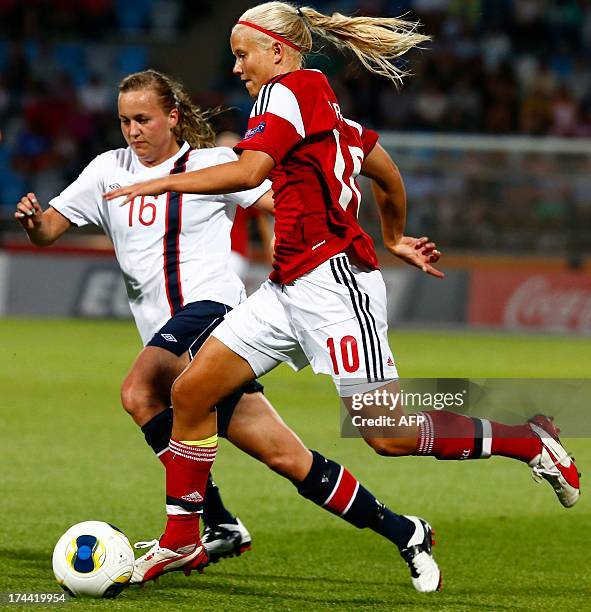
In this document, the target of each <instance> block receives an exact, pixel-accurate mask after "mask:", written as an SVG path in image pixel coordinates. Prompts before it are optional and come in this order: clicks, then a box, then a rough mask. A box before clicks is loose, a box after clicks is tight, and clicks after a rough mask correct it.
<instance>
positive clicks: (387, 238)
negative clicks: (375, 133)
mask: <svg viewBox="0 0 591 612" xmlns="http://www.w3.org/2000/svg"><path fill="white" fill-rule="evenodd" d="M361 173H362V174H363V175H364V176H367V177H368V178H370V179H371V187H372V191H373V194H374V197H375V200H376V203H377V206H378V212H379V215H380V222H381V226H382V238H383V240H384V245H385V247H386V248H387V249H388V250H389V251H390V253H392V254H393V255H395V256H396V257H399V258H400V259H402V260H403V261H405V262H406V263H408V264H410V265H412V266H416V267H417V268H420V269H421V270H423V272H426V273H427V274H432V275H433V276H436V277H437V278H443V276H444V274H443V273H442V272H440V271H439V270H437V269H436V268H434V267H433V266H432V264H434V263H437V261H439V258H440V256H441V254H440V253H439V251H438V250H437V249H436V245H435V243H434V242H430V241H429V239H428V238H427V237H422V238H413V237H411V236H405V235H404V225H405V223H406V191H405V189H404V182H403V181H402V176H401V175H400V171H399V170H398V167H397V166H396V164H395V163H394V161H393V160H392V158H391V157H390V155H388V153H387V152H386V150H385V149H384V148H383V147H382V146H381V145H380V144H379V143H378V144H376V146H375V147H374V148H373V149H372V150H371V152H370V153H369V155H368V156H367V157H366V158H365V160H364V161H363V165H362V166H361Z"/></svg>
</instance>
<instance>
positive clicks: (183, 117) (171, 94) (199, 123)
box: [119, 69, 217, 149]
mask: <svg viewBox="0 0 591 612" xmlns="http://www.w3.org/2000/svg"><path fill="white" fill-rule="evenodd" d="M142 89H151V90H153V91H154V92H155V93H156V95H157V96H158V97H159V98H160V106H161V108H162V110H163V111H164V112H165V113H170V111H171V110H172V109H173V108H176V109H178V111H179V121H178V123H177V125H176V126H175V127H174V128H173V130H172V133H173V134H174V135H175V137H176V138H177V140H185V141H186V142H188V143H189V145H190V146H191V147H193V148H197V149H204V148H211V147H215V132H214V130H213V128H212V127H211V125H210V123H209V121H208V119H209V118H210V117H211V116H212V115H214V114H216V112H217V111H203V110H201V109H200V108H199V107H198V106H196V105H195V104H193V102H192V101H191V98H190V97H189V94H188V93H187V92H186V91H185V90H184V88H183V86H182V84H181V83H179V82H178V81H175V80H174V79H172V78H171V77H169V76H167V75H166V74H162V73H161V72H158V71H157V70H151V69H150V70H142V71H141V72H134V73H133V74H130V75H128V76H126V77H125V78H123V79H122V80H121V82H120V83H119V93H126V92H128V91H140V90H142Z"/></svg>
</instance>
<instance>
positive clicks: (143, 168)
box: [129, 141, 190, 172]
mask: <svg viewBox="0 0 591 612" xmlns="http://www.w3.org/2000/svg"><path fill="white" fill-rule="evenodd" d="M129 148H130V150H131V155H132V158H133V164H134V166H135V168H136V170H137V171H142V172H154V171H158V170H162V169H165V168H168V167H170V164H174V162H175V161H176V160H177V159H178V158H179V157H181V156H182V155H184V154H185V153H186V152H187V151H188V150H189V148H190V147H189V143H188V142H185V141H183V144H182V145H181V148H180V149H179V150H178V151H177V152H176V153H175V154H174V155H172V156H171V157H169V158H168V159H165V160H164V161H163V162H162V163H161V164H158V165H157V166H150V167H148V166H144V164H142V163H141V162H140V160H139V159H138V156H137V155H136V154H135V153H134V151H133V149H132V148H131V147H129Z"/></svg>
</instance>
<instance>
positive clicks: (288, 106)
mask: <svg viewBox="0 0 591 612" xmlns="http://www.w3.org/2000/svg"><path fill="white" fill-rule="evenodd" d="M263 113H273V114H274V115H277V116H278V117H281V118H282V119H285V120H286V121H289V123H291V124H292V125H293V127H294V129H295V131H296V132H297V133H298V134H299V135H300V136H301V137H302V138H305V137H306V130H305V128H304V121H303V119H302V113H301V111H300V105H299V103H298V100H297V98H296V97H295V95H294V93H293V92H292V91H291V89H288V88H287V87H285V85H282V84H281V83H269V84H268V85H265V86H264V87H263V88H262V89H261V91H260V92H259V96H258V98H257V101H256V102H255V104H254V106H253V108H252V112H251V113H250V116H251V117H256V116H257V115H262V114H263Z"/></svg>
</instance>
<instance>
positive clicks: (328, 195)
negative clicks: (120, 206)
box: [108, 2, 579, 591]
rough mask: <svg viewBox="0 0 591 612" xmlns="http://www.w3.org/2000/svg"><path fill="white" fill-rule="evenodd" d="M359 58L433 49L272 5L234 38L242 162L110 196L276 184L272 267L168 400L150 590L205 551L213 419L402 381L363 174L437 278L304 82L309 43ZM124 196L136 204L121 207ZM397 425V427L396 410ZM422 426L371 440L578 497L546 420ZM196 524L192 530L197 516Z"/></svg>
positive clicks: (384, 161) (418, 546) (385, 65)
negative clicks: (264, 381) (478, 465)
mask: <svg viewBox="0 0 591 612" xmlns="http://www.w3.org/2000/svg"><path fill="white" fill-rule="evenodd" d="M313 33H314V34H316V35H318V36H320V37H322V38H324V39H326V40H329V41H331V42H333V43H335V44H336V45H337V46H339V47H341V48H346V49H349V50H351V51H352V52H354V53H355V54H356V56H357V57H358V58H359V59H360V60H361V62H362V63H363V64H364V66H365V67H366V68H368V69H369V70H371V71H372V72H375V73H377V74H381V75H383V76H385V77H387V78H390V79H391V80H393V81H398V80H400V78H401V76H402V75H401V73H400V71H399V69H398V68H397V67H396V65H395V63H393V60H395V59H396V58H397V57H399V56H400V55H402V54H403V53H405V52H406V51H408V50H409V49H411V48H413V47H414V46H416V45H417V44H419V43H421V42H423V41H425V40H426V38H425V37H424V36H422V35H420V34H418V33H416V31H415V24H411V23H408V22H405V21H403V20H399V19H386V18H368V17H345V16H343V15H340V14H335V15H333V16H331V17H329V16H326V15H323V14H321V13H318V12H317V11H315V10H314V9H311V8H309V7H301V8H299V9H296V8H295V7H294V6H293V5H291V4H287V3H284V2H267V3H264V4H261V5H258V6H256V7H254V8H252V9H250V10H248V11H246V12H245V13H244V14H243V15H242V16H241V18H240V19H239V20H238V23H237V24H236V25H235V26H234V29H233V31H232V36H231V47H232V51H233V53H234V56H235V58H236V63H235V66H234V73H235V74H236V75H238V76H239V77H240V79H241V80H242V81H243V82H244V84H245V86H246V89H247V90H248V92H249V93H250V95H251V96H252V97H253V98H255V99H256V100H255V104H254V107H253V110H252V113H251V116H250V121H249V126H248V128H249V129H248V131H247V133H246V135H245V137H244V139H243V141H242V142H241V143H239V144H238V145H237V147H236V149H237V150H238V151H240V152H242V155H241V157H240V159H239V161H236V162H231V163H228V164H224V165H221V166H217V167H215V168H209V169H206V170H202V171H199V172H189V173H185V174H183V175H179V176H171V177H166V178H164V179H160V180H155V181H151V182H147V183H145V184H142V185H136V186H132V187H129V188H123V189H115V190H113V191H112V192H111V194H110V195H109V196H108V197H109V198H111V199H114V200H115V201H114V203H121V202H122V201H123V203H125V202H126V201H128V200H130V199H131V198H134V197H138V196H142V195H146V194H158V193H164V192H167V191H170V190H174V191H178V192H183V193H200V194H216V193H224V192H227V191H238V190H240V189H249V188H254V187H256V186H257V185H260V184H261V182H262V181H263V180H264V179H266V178H267V177H269V178H270V179H271V180H272V183H273V191H274V197H275V234H276V242H275V259H274V265H273V272H272V273H271V275H270V278H269V280H268V281H267V282H266V283H265V284H263V285H262V286H261V288H260V289H259V290H258V291H257V292H256V293H254V294H253V295H252V296H250V297H249V298H248V299H247V301H246V302H244V303H243V304H241V305H240V306H239V307H238V308H236V309H235V310H233V311H232V312H231V313H230V314H228V315H227V316H226V317H225V319H224V321H223V323H222V324H221V325H220V326H219V327H217V328H216V329H215V330H214V332H213V334H212V336H211V337H210V338H209V339H208V340H207V341H206V342H205V344H204V345H203V347H202V349H201V350H200V352H199V353H198V355H197V357H196V359H195V360H194V361H193V362H192V364H191V365H190V366H189V367H188V368H187V369H186V370H185V371H184V372H183V374H182V375H181V376H180V377H179V378H178V379H177V381H176V382H175V383H174V385H173V393H172V401H173V410H174V415H175V417H174V427H173V432H172V438H171V442H170V448H171V451H172V453H173V456H174V457H175V458H176V459H177V460H176V461H171V462H169V463H168V465H167V468H166V472H167V474H166V475H167V478H166V490H167V500H168V504H167V514H168V520H167V525H166V530H165V533H164V535H163V537H162V538H161V540H160V542H159V544H158V543H156V544H155V545H154V548H153V549H152V550H151V551H150V553H149V554H148V555H146V556H144V557H143V558H141V559H140V560H138V563H137V565H136V569H137V571H138V573H140V574H143V575H144V579H149V578H151V577H154V576H156V575H158V574H159V573H162V571H165V569H166V567H167V566H168V567H170V565H171V564H175V565H177V566H183V565H185V566H186V567H190V565H191V563H192V559H193V558H194V556H195V555H196V554H197V553H196V552H195V551H198V550H199V549H200V545H199V542H198V540H197V539H196V538H195V533H196V529H195V527H194V525H190V522H189V521H188V520H186V514H185V516H184V518H185V520H184V521H180V520H179V514H180V513H188V512H191V507H190V504H188V503H187V500H191V499H193V497H195V496H201V495H202V494H203V491H204V490H205V485H206V482H207V475H208V473H209V470H210V468H211V465H212V463H213V460H214V458H215V454H216V448H217V434H216V420H215V415H214V414H213V413H212V407H213V406H214V405H215V404H216V403H217V402H219V401H220V400H221V399H222V398H223V397H225V396H227V395H228V394H230V393H232V392H234V391H235V390H236V389H238V388H240V387H241V386H242V385H244V384H246V383H248V382H249V381H252V380H253V379H254V378H255V377H256V376H260V375H262V374H264V373H265V372H268V371H269V370H271V369H272V368H274V367H276V366H277V365H278V364H279V363H281V362H287V363H289V364H290V365H291V366H292V367H293V368H294V369H296V370H297V369H300V368H301V367H304V366H305V365H307V364H308V363H309V364H310V365H311V366H312V368H313V369H314V371H315V372H318V373H326V374H330V375H331V376H332V377H333V379H334V381H335V384H336V385H337V389H338V390H339V393H340V395H341V397H343V398H344V399H345V403H347V398H350V397H351V396H352V395H353V394H355V393H357V392H365V391H368V390H371V388H372V386H373V388H374V389H376V388H381V387H384V386H385V385H390V386H391V387H392V388H393V389H395V383H394V381H395V379H396V377H397V372H396V368H395V365H394V362H393V359H392V355H391V352H390V349H389V346H388V342H387V335H386V332H387V326H386V303H385V302H386V299H385V291H384V285H383V281H382V278H381V275H380V272H379V270H378V267H377V260H376V256H375V253H374V249H373V244H372V242H371V239H370V238H369V237H368V236H367V235H366V234H365V233H364V232H363V230H362V229H361V228H360V227H359V225H358V223H357V218H356V213H357V209H358V207H359V200H360V196H359V191H358V189H357V186H356V184H355V177H356V176H357V174H358V173H359V172H360V171H361V172H362V173H363V174H365V175H366V176H369V177H370V178H372V179H373V180H374V181H375V182H376V183H377V185H378V187H377V189H376V192H377V196H378V203H379V206H380V213H381V220H382V232H383V238H384V243H385V245H386V247H387V248H388V250H389V251H390V252H391V253H392V254H394V255H395V256H397V257H400V258H402V259H403V260H404V261H406V262H408V263H410V264H413V265H417V266H419V267H421V268H423V269H424V270H426V271H428V272H431V273H433V274H438V273H437V272H436V271H435V270H433V268H431V266H430V263H431V261H430V259H431V255H425V254H424V253H422V252H421V250H420V249H419V250H416V249H415V248H414V241H413V240H412V239H408V238H405V237H404V236H403V230H404V224H405V200H404V198H403V197H401V194H400V192H399V186H400V182H399V181H398V180H397V179H396V174H397V172H396V170H395V167H394V166H393V164H392V162H391V160H390V158H389V156H388V155H387V154H386V153H385V151H384V150H383V149H382V148H381V147H380V146H379V145H376V137H375V135H373V134H372V133H371V132H368V131H366V130H363V128H362V127H361V126H359V125H357V124H355V123H353V122H351V121H348V120H346V119H344V118H343V117H342V115H341V112H340V109H339V105H338V102H337V100H336V98H335V95H334V93H333V91H332V89H331V88H330V86H329V84H328V82H327V80H326V78H325V76H324V75H323V74H322V73H321V72H319V71H316V70H304V69H302V66H303V59H304V55H305V54H306V53H309V52H310V51H311V49H312V34H313ZM122 196H126V197H122ZM392 408H393V409H394V408H395V410H393V413H392V414H393V416H394V417H397V416H398V415H400V414H401V413H402V411H401V408H400V407H399V406H397V407H395V406H392ZM422 417H423V418H422V419H421V420H422V423H421V424H420V425H413V426H406V425H405V426H404V427H402V426H399V427H397V428H395V429H393V430H392V431H391V432H390V433H391V434H392V435H393V436H396V437H389V438H388V437H383V436H377V435H371V434H368V433H367V432H362V433H364V437H365V439H366V441H367V442H368V443H369V444H370V445H371V446H372V447H373V448H374V449H375V450H376V451H377V452H378V453H380V454H384V455H391V456H400V455H410V454H421V455H433V456H435V457H437V458H438V459H468V458H480V457H489V456H491V455H503V456H508V457H512V458H515V459H519V460H521V461H524V462H527V463H529V464H530V466H531V467H532V468H533V470H534V472H535V473H536V474H537V475H538V476H540V477H543V478H545V479H546V480H547V481H548V482H549V483H550V484H551V485H552V486H553V488H554V489H555V491H556V493H557V495H558V497H559V499H560V501H561V503H562V504H563V505H565V506H567V507H570V506H572V505H573V504H574V503H575V502H576V501H577V499H578V496H579V477H578V473H577V470H576V468H575V466H574V463H573V461H572V460H571V459H570V458H569V456H568V454H567V452H566V451H565V450H564V448H563V447H562V445H561V444H560V442H559V440H558V434H557V430H556V429H555V427H554V425H553V424H552V422H551V420H550V419H548V418H546V417H542V416H538V417H535V418H534V419H532V421H531V422H529V423H526V424H524V425H520V426H515V427H508V426H505V425H502V424H499V423H494V422H491V421H488V420H484V419H472V418H470V417H466V416H462V415H458V414H455V413H452V412H449V411H435V412H430V413H424V414H423V415H422ZM194 520H195V521H196V520H198V519H197V515H196V514H194ZM412 520H413V521H414V522H415V526H416V529H414V532H413V536H412V546H410V545H409V546H408V547H407V549H406V553H405V555H404V556H405V558H407V561H409V565H410V567H411V573H412V576H413V584H414V585H415V587H416V588H417V589H419V590H421V591H434V590H436V589H438V588H440V584H441V575H440V572H439V569H438V567H437V564H436V563H435V561H434V559H433V557H432V556H431V550H430V546H431V529H430V527H429V525H428V524H427V523H425V522H424V521H422V520H420V519H416V518H414V519H412Z"/></svg>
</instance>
